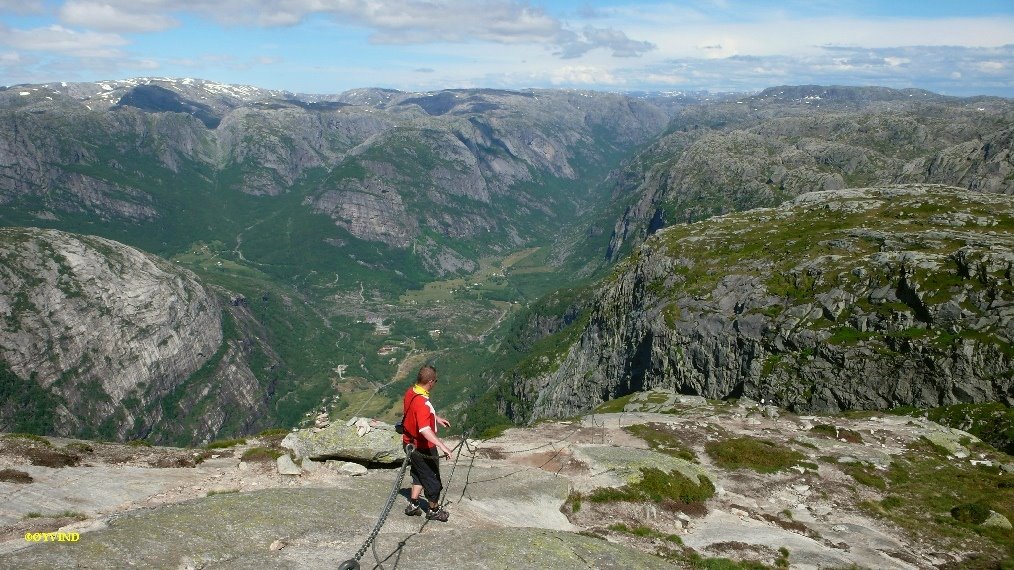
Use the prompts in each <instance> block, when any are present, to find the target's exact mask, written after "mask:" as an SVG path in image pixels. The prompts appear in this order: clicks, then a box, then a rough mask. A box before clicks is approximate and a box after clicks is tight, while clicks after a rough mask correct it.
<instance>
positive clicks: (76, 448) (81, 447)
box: [63, 441, 95, 453]
mask: <svg viewBox="0 0 1014 570" xmlns="http://www.w3.org/2000/svg"><path fill="white" fill-rule="evenodd" d="M63 448H64V449H66V450H67V451H70V452H73V453H93V452H94V451H95V448H94V447H92V446H91V445H89V444H87V443H84V442H81V441H74V442H71V443H68V444H67V445H65V446H63Z"/></svg>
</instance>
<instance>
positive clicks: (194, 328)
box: [0, 228, 263, 439]
mask: <svg viewBox="0 0 1014 570" xmlns="http://www.w3.org/2000/svg"><path fill="white" fill-rule="evenodd" d="M221 315H222V306H221V304H220V303H219V301H218V299H217V297H216V296H215V295H214V294H213V293H211V292H210V291H209V290H208V289H206V288H205V287H204V286H203V285H202V284H201V283H199V282H198V281H197V280H196V278H195V277H194V275H193V274H191V273H190V272H188V271H185V270H181V269H179V268H177V267H174V266H173V265H171V264H169V263H168V262H166V261H164V260H162V259H160V258H158V257H155V256H152V255H149V254H145V253H142V252H140V251H138V250H136V249H133V248H130V247H127V246H124V245H123V244H120V243H117V242H114V241H111V240H107V239H104V238H99V237H94V236H84V235H75V234H68V233H64V232H60V231H56V230H40V229H34V228H3V229H0V316H2V319H3V320H2V321H0V358H2V360H3V361H4V362H5V363H6V365H7V366H8V367H9V369H10V370H11V372H13V374H14V375H16V376H17V377H18V378H20V379H21V380H22V381H25V382H30V383H34V384H37V385H38V387H40V388H41V389H43V390H45V391H46V392H48V393H49V394H50V395H51V396H52V397H53V398H54V402H55V410H53V412H54V425H53V426H52V430H53V432H54V433H56V434H61V435H73V434H80V433H96V432H95V431H94V430H96V429H98V430H101V431H100V433H101V435H102V436H104V437H108V438H112V439H124V438H128V437H130V438H139V437H146V436H148V435H149V434H150V433H151V432H152V429H153V427H154V426H156V425H161V427H162V428H163V429H167V428H166V426H165V425H164V424H168V423H172V422H173V421H174V419H175V418H168V417H165V416H164V414H165V413H166V412H169V413H170V414H173V415H178V416H180V417H182V416H184V415H186V413H187V411H186V409H183V408H173V407H168V408H163V407H162V406H160V405H158V404H160V402H161V400H162V399H164V398H165V397H166V396H167V395H169V394H170V393H172V392H174V391H178V390H180V389H181V387H182V385H183V384H184V382H185V381H187V379H188V378H189V377H191V376H192V375H193V374H194V373H195V372H196V371H197V370H198V369H200V368H201V367H202V366H204V365H205V364H206V363H208V362H209V360H210V359H211V358H212V356H213V355H215V354H216V353H217V352H220V349H221V352H222V358H221V360H220V361H219V362H218V368H217V369H216V370H215V371H214V373H213V374H211V375H209V376H210V377H211V378H212V379H214V380H215V386H214V391H213V392H211V386H209V385H201V386H194V387H193V388H194V390H193V392H192V393H190V392H188V393H187V394H183V395H181V397H180V398H179V400H180V401H181V403H182V404H183V405H186V404H188V403H190V404H195V403H196V402H198V401H200V400H202V399H209V400H213V401H214V402H215V404H216V405H214V406H210V407H209V409H211V410H212V412H211V413H208V414H205V415H204V416H203V417H202V418H200V421H199V422H198V423H197V425H196V426H194V427H193V429H194V430H196V432H197V433H196V434H191V435H195V436H196V439H200V438H202V437H205V436H208V435H212V434H214V433H216V432H217V430H218V428H219V427H221V424H222V421H223V419H224V416H225V415H226V414H227V413H230V414H231V413H242V414H246V415H250V416H251V417H257V416H258V415H259V414H261V413H263V410H262V408H263V404H262V403H261V402H260V400H259V398H258V396H257V394H258V388H257V383H256V379H254V378H253V376H252V374H250V371H249V368H248V367H246V365H245V364H244V363H243V359H242V358H241V355H239V354H238V353H236V351H235V347H232V346H230V345H227V344H223V338H222V325H221ZM251 382H252V385H251ZM209 392H211V393H210V394H209ZM14 412H15V410H9V409H4V417H2V418H0V420H2V421H4V422H10V421H11V417H12V416H11V414H13V413H14ZM8 425H9V424H8ZM101 426H104V427H101ZM5 429H6V428H5ZM168 431H169V432H172V431H173V430H172V429H168Z"/></svg>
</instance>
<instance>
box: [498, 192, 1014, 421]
mask: <svg viewBox="0 0 1014 570" xmlns="http://www.w3.org/2000/svg"><path fill="white" fill-rule="evenodd" d="M1012 230H1014V199H1012V198H1011V197H1010V196H1006V195H1000V194H982V193H977V192H968V191H967V190H962V189H958V188H948V187H938V186H926V185H907V186H892V187H881V188H869V189H857V190H835V191H828V192H818V193H811V194H806V195H804V196H800V197H799V198H797V199H795V200H794V201H792V202H789V203H787V204H785V205H782V206H779V207H777V208H774V209H758V210H753V211H750V212H745V213H742V214H730V215H726V216H721V217H716V218H713V219H710V220H708V221H705V222H701V223H696V224H691V225H684V226H676V227H672V228H666V229H664V230H661V231H659V232H658V233H657V234H655V235H654V236H652V237H651V238H649V239H648V240H647V242H646V243H645V244H644V245H643V246H642V247H641V248H640V249H639V250H638V251H637V252H635V254H634V255H633V256H632V257H631V258H630V259H628V260H625V261H624V262H622V263H621V264H620V265H619V267H618V268H617V269H616V271H615V272H614V273H613V275H612V277H610V278H608V279H607V280H606V282H605V283H604V284H603V285H602V286H601V288H600V289H599V290H598V292H597V293H596V294H595V297H594V302H593V303H592V307H591V309H590V312H589V315H590V316H589V317H588V318H587V319H585V320H583V321H580V323H581V324H580V325H578V326H582V327H583V328H581V329H580V330H579V331H575V332H574V333H572V334H574V335H575V337H577V338H578V340H577V341H575V342H573V343H571V344H569V345H567V346H565V347H564V348H563V350H562V351H560V352H559V353H558V354H557V355H556V356H555V357H547V356H545V355H543V356H542V357H541V360H540V361H539V362H535V363H528V364H527V365H526V366H523V367H520V368H521V369H523V370H535V371H536V372H535V373H529V374H528V375H527V377H524V378H515V379H514V380H515V381H514V383H513V386H514V397H515V398H516V399H517V400H518V401H519V402H520V404H517V403H516V404H512V408H511V409H510V411H511V412H512V413H514V414H515V415H516V416H520V417H523V418H537V417H564V416H569V415H573V414H575V413H578V412H580V411H584V410H588V409H590V408H591V407H593V406H594V405H596V404H598V403H599V402H601V401H603V400H605V399H609V398H615V397H617V396H621V395H624V394H627V393H630V392H632V391H636V390H643V389H651V388H666V389H674V390H677V391H679V392H682V393H687V394H698V395H702V396H706V397H709V398H726V397H742V396H746V397H750V398H753V399H755V400H760V399H761V398H764V399H765V400H766V401H769V402H772V403H774V404H776V405H780V406H784V407H788V408H791V409H795V410H800V411H838V410H843V409H884V408H889V407H893V406H901V405H911V406H920V407H935V406H941V405H947V404H953V403H959V402H985V401H1005V402H1008V403H1012V402H1014V385H1012V381H1014V380H1012V379H1014V352H1012V350H1011V346H1012V345H1014V281H1012V271H1014V269H1012V268H1014V237H1012V235H1014V234H1012ZM585 322H587V325H584V324H583V323H585Z"/></svg>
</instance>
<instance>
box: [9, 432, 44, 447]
mask: <svg viewBox="0 0 1014 570" xmlns="http://www.w3.org/2000/svg"><path fill="white" fill-rule="evenodd" d="M5 437H6V438H7V439H27V440H28V441H34V442H35V443H41V444H42V445H45V446H46V447H53V444H52V443H49V440H48V439H46V438H44V437H42V436H38V435H35V434H34V433H9V434H7V435H6V436H5Z"/></svg>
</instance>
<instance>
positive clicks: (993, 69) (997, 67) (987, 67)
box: [976, 61, 1007, 73]
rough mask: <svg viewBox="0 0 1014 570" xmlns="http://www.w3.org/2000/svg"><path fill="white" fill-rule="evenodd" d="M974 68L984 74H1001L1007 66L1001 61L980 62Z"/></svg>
mask: <svg viewBox="0 0 1014 570" xmlns="http://www.w3.org/2000/svg"><path fill="white" fill-rule="evenodd" d="M976 67H978V68H979V70H980V71H984V72H986V73H1002V72H1003V71H1006V70H1007V64H1005V63H1003V62H1002V61H980V62H979V63H977V64H976Z"/></svg>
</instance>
